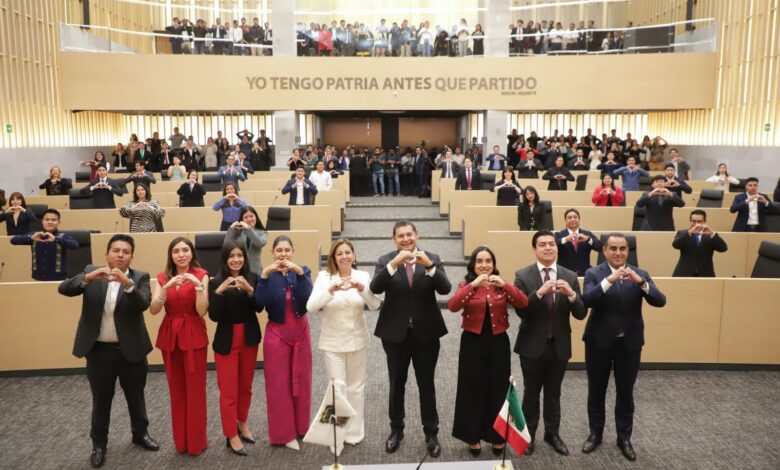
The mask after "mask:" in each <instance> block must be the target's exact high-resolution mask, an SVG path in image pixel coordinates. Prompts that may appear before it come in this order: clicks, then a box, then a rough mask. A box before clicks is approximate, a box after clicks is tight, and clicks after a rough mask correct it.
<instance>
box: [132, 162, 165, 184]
mask: <svg viewBox="0 0 780 470" xmlns="http://www.w3.org/2000/svg"><path fill="white" fill-rule="evenodd" d="M134 165H135V172H133V173H131V174H130V176H128V177H127V178H125V181H124V184H125V185H127V183H130V182H132V183H133V186H134V187H137V186H138V185H139V184H143V185H145V186H147V187H151V186H152V185H153V184H155V183H157V179H156V178H155V177H154V174H153V173H152V172H151V171H149V170H147V169H146V167H145V166H144V164H143V163H142V162H135V163H134Z"/></svg>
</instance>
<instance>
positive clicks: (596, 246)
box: [555, 208, 603, 276]
mask: <svg viewBox="0 0 780 470" xmlns="http://www.w3.org/2000/svg"><path fill="white" fill-rule="evenodd" d="M563 217H564V219H566V228H565V229H563V230H561V231H560V232H558V233H556V234H555V240H556V241H557V242H558V264H560V265H561V266H563V267H564V268H566V269H571V270H572V271H574V272H575V273H577V276H584V275H585V271H587V270H588V269H590V252H591V251H596V252H598V251H601V248H602V247H603V244H602V243H601V240H599V239H598V237H596V235H594V234H593V232H590V231H588V230H584V229H583V228H581V227H580V211H578V210H577V209H574V208H571V209H567V210H566V212H565V213H564V214H563Z"/></svg>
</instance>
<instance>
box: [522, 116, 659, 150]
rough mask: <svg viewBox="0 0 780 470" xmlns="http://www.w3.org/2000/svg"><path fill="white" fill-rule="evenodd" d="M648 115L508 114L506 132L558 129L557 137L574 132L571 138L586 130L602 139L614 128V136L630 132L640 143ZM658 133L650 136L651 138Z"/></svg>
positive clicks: (546, 132)
mask: <svg viewBox="0 0 780 470" xmlns="http://www.w3.org/2000/svg"><path fill="white" fill-rule="evenodd" d="M647 116H648V115H647V113H638V112H637V113H629V112H626V113H575V112H562V113H510V114H509V122H508V127H507V133H509V132H511V130H512V129H517V132H518V133H520V134H525V136H526V137H528V136H529V135H530V134H531V131H536V133H537V134H538V135H539V136H550V135H553V133H554V131H555V130H556V129H557V130H558V134H559V135H564V136H565V135H566V134H567V133H568V131H569V129H573V130H574V135H576V136H578V137H579V136H583V135H585V134H586V133H587V130H588V129H592V130H593V135H595V136H597V137H599V138H601V134H607V135H610V130H612V129H615V130H616V131H617V135H618V136H620V137H623V138H624V137H625V135H626V133H627V132H630V133H631V135H632V137H633V138H634V139H637V140H638V141H639V142H640V143H641V142H642V137H644V136H645V135H646V134H648V127H647V121H648V117H647ZM656 135H657V134H654V135H651V136H650V138H653V137H655V136H656Z"/></svg>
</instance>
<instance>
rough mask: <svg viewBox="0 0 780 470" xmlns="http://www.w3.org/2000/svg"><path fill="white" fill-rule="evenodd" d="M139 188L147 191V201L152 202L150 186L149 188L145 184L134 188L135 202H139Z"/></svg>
mask: <svg viewBox="0 0 780 470" xmlns="http://www.w3.org/2000/svg"><path fill="white" fill-rule="evenodd" d="M139 187H141V188H144V189H145V190H146V200H147V201H151V200H152V192H151V191H150V190H149V186H147V185H145V184H143V183H138V184H136V185H135V188H133V202H138V193H137V191H138V188H139Z"/></svg>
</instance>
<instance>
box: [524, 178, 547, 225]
mask: <svg viewBox="0 0 780 470" xmlns="http://www.w3.org/2000/svg"><path fill="white" fill-rule="evenodd" d="M545 217H546V214H545V213H544V207H543V206H542V204H541V201H539V193H538V192H537V191H536V188H534V187H533V186H526V187H525V190H523V200H522V201H521V202H520V205H519V206H517V225H519V226H520V230H539V229H540V228H542V227H544V218H545Z"/></svg>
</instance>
